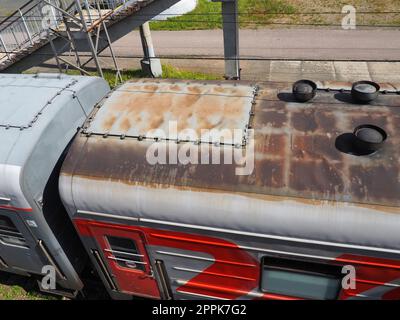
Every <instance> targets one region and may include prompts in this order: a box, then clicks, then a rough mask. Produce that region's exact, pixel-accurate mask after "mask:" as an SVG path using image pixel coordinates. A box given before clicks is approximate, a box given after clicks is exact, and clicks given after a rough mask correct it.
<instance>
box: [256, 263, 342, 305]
mask: <svg viewBox="0 0 400 320" xmlns="http://www.w3.org/2000/svg"><path fill="white" fill-rule="evenodd" d="M262 266H263V268H262V270H263V271H262V279H261V290H262V291H263V292H267V293H274V294H281V295H285V296H291V297H297V298H305V299H317V300H334V299H337V297H338V295H339V292H340V289H341V279H342V275H341V268H340V267H338V266H333V265H328V264H320V263H313V262H305V261H299V260H290V259H281V258H272V257H264V258H263V262H262Z"/></svg>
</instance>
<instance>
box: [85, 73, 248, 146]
mask: <svg viewBox="0 0 400 320" xmlns="http://www.w3.org/2000/svg"><path fill="white" fill-rule="evenodd" d="M255 93H256V87H255V86H251V85H248V84H232V83H219V84H217V85H215V84H210V83H193V82H189V83H185V82H159V81H153V80H148V81H140V82H128V83H126V84H124V85H122V86H121V87H119V88H118V89H116V90H115V91H114V93H113V94H112V95H111V96H110V97H109V99H107V100H106V101H105V102H104V105H102V107H101V108H100V110H99V111H98V112H97V114H96V117H95V118H94V119H93V121H92V122H90V124H89V125H88V127H87V128H86V132H91V133H93V134H101V135H103V134H109V135H124V136H129V137H145V138H151V139H154V138H160V139H161V138H163V139H167V140H179V139H180V137H179V136H178V133H180V132H182V130H183V129H187V128H190V129H192V130H194V133H195V134H193V135H190V133H187V135H188V136H187V137H185V138H183V137H181V140H185V141H192V142H194V140H198V142H223V143H225V144H242V141H243V136H240V137H236V139H235V137H233V136H229V135H228V134H226V135H225V136H223V137H218V136H216V135H212V134H210V135H208V136H206V135H205V134H202V132H201V131H202V130H213V129H216V130H223V129H227V130H234V129H243V131H244V132H245V130H246V129H247V127H248V124H249V120H250V112H251V108H252V103H253V100H254V96H255ZM172 121H175V122H176V123H177V128H176V129H177V130H171V129H170V128H169V126H170V123H171V122H172ZM160 130H162V132H163V133H165V134H164V135H162V134H161V133H160ZM226 132H227V133H229V131H226ZM194 136H196V137H198V139H196V138H195V137H194ZM221 140H223V141H221Z"/></svg>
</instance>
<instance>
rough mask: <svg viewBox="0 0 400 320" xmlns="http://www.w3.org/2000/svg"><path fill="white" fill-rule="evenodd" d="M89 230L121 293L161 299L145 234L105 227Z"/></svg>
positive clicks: (97, 224)
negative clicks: (147, 250)
mask: <svg viewBox="0 0 400 320" xmlns="http://www.w3.org/2000/svg"><path fill="white" fill-rule="evenodd" d="M89 228H90V231H91V233H92V234H93V235H94V237H95V238H96V240H97V243H98V244H99V246H100V248H101V251H102V256H103V257H104V259H105V261H106V265H107V266H108V268H109V269H110V271H111V273H112V275H113V280H114V282H115V284H116V285H117V287H118V289H119V290H120V291H122V292H124V293H128V294H133V295H137V296H142V297H149V298H160V292H159V290H158V285H157V282H156V280H155V278H154V276H153V271H152V269H151V266H150V261H149V258H148V255H147V252H146V248H145V238H144V236H143V234H142V232H141V231H139V230H135V229H132V230H131V229H130V228H129V227H122V226H121V227H118V226H110V225H107V226H103V224H101V223H91V224H90V226H89Z"/></svg>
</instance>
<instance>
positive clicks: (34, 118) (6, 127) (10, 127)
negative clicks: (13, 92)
mask: <svg viewBox="0 0 400 320" xmlns="http://www.w3.org/2000/svg"><path fill="white" fill-rule="evenodd" d="M29 79H30V78H29ZM33 79H35V78H33ZM77 82H78V81H77V80H76V79H71V81H69V82H68V83H67V84H66V85H65V86H63V87H47V86H32V85H25V84H24V85H22V84H21V85H11V87H16V88H21V87H30V88H48V89H60V90H59V91H58V92H57V93H56V94H54V95H53V96H52V97H51V98H50V99H49V100H48V101H47V102H46V103H45V104H44V105H43V106H42V108H40V109H39V111H38V112H36V113H35V115H34V116H33V118H32V120H31V121H29V122H28V123H27V124H25V125H12V124H9V123H4V124H1V123H0V128H5V129H6V130H8V129H19V130H24V129H27V128H29V127H32V126H33V124H34V123H35V122H36V121H37V120H38V118H39V116H40V115H42V113H43V111H44V110H45V109H46V107H47V106H49V105H50V104H52V103H53V101H54V100H55V98H57V96H59V95H61V94H62V93H63V92H65V91H72V90H69V89H68V88H70V87H71V86H72V85H74V84H76V83H77ZM2 87H10V85H3V86H2ZM72 92H73V93H74V92H75V91H72Z"/></svg>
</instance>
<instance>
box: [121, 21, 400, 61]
mask: <svg viewBox="0 0 400 320" xmlns="http://www.w3.org/2000/svg"><path fill="white" fill-rule="evenodd" d="M152 37H153V43H154V46H155V50H156V54H157V55H160V56H165V55H175V56H177V55H179V56H182V55H183V56H188V55H196V56H222V55H223V41H222V37H223V35H222V31H221V30H197V31H153V32H152ZM114 48H115V51H116V53H117V54H120V55H139V54H141V53H142V47H141V43H140V38H139V32H138V31H136V30H135V31H133V32H131V33H130V34H128V35H127V36H125V37H124V38H122V39H120V40H119V41H117V42H115V43H114ZM240 54H241V56H242V57H244V58H269V59H296V60H302V59H321V60H338V59H339V60H341V59H349V60H364V61H365V60H378V61H385V60H399V61H400V30H393V29H391V30H385V29H379V30H330V29H272V30H271V29H259V30H241V31H240Z"/></svg>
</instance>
